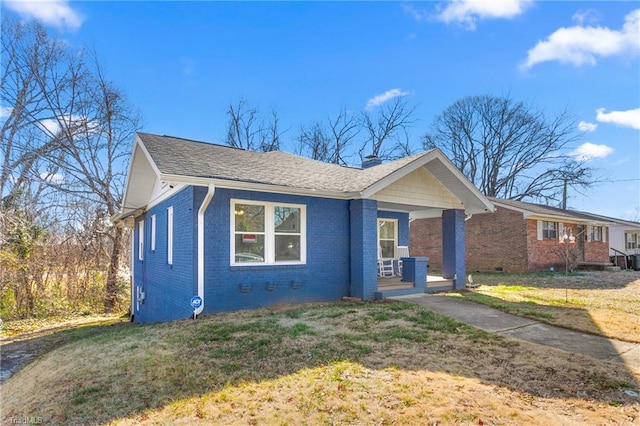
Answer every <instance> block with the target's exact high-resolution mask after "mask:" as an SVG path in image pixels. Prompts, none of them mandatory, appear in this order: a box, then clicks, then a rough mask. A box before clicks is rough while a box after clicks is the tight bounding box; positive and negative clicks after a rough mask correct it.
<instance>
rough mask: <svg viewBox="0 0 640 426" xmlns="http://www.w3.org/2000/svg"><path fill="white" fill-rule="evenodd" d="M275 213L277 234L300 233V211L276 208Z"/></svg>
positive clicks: (291, 208) (290, 208)
mask: <svg viewBox="0 0 640 426" xmlns="http://www.w3.org/2000/svg"><path fill="white" fill-rule="evenodd" d="M274 213H275V215H274V218H273V219H274V224H275V228H276V232H278V233H280V232H283V233H284V232H286V233H294V234H298V233H300V209H298V208H295V207H278V206H276V207H275V210H274Z"/></svg>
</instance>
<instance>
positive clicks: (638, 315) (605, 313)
mask: <svg viewBox="0 0 640 426" xmlns="http://www.w3.org/2000/svg"><path fill="white" fill-rule="evenodd" d="M472 275H473V282H474V284H479V286H478V287H476V288H472V289H470V290H469V291H468V292H461V293H451V296H455V297H463V298H465V299H467V300H471V301H474V302H478V303H484V304H486V305H489V306H492V307H494V308H497V309H500V310H503V311H505V312H509V313H513V314H515V315H520V316H524V317H528V318H533V319H536V320H538V321H541V322H546V323H549V324H553V325H557V326H561V327H566V328H570V329H573V330H579V331H584V332H587V333H592V334H598V335H602V336H606V337H611V338H614V339H618V340H624V341H627V342H636V343H638V342H640V272H638V271H621V272H596V271H582V272H576V273H574V274H571V275H568V276H566V275H564V274H560V273H540V274H472Z"/></svg>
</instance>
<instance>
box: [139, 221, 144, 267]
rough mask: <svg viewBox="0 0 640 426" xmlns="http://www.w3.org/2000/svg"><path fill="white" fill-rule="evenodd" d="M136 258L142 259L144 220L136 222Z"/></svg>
mask: <svg viewBox="0 0 640 426" xmlns="http://www.w3.org/2000/svg"><path fill="white" fill-rule="evenodd" d="M138 260H144V220H141V221H140V222H138Z"/></svg>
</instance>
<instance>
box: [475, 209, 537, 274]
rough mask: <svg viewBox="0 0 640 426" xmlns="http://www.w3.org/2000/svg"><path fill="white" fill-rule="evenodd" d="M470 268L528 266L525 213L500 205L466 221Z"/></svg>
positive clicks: (486, 269)
mask: <svg viewBox="0 0 640 426" xmlns="http://www.w3.org/2000/svg"><path fill="white" fill-rule="evenodd" d="M466 225H467V226H466V230H467V270H468V271H469V272H474V271H475V272H495V271H503V272H508V273H518V272H525V271H526V270H527V238H526V230H525V227H524V218H523V216H522V213H520V212H516V211H513V210H509V209H505V208H502V207H497V209H496V211H495V213H487V214H479V215H474V216H472V217H471V219H469V220H468V221H467V222H466Z"/></svg>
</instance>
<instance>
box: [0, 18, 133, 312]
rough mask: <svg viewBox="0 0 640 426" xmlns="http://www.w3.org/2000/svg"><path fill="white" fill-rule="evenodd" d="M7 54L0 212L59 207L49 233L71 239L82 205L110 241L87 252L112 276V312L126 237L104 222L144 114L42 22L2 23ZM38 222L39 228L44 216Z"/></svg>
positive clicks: (108, 304)
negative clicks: (60, 232) (63, 231)
mask: <svg viewBox="0 0 640 426" xmlns="http://www.w3.org/2000/svg"><path fill="white" fill-rule="evenodd" d="M2 55H3V56H2V59H3V61H2V88H1V90H2V98H3V100H4V101H5V102H7V105H8V108H3V110H2V111H0V113H2V116H3V121H2V129H1V134H0V149H1V150H2V153H3V155H4V159H3V164H2V170H1V171H0V191H1V192H0V197H1V198H0V199H1V200H2V203H0V207H1V208H2V211H4V212H6V211H8V210H7V209H14V210H15V211H27V209H26V207H25V206H27V205H28V206H30V207H29V208H30V209H31V210H28V211H32V209H33V208H39V209H48V210H51V209H53V208H55V209H57V210H56V211H57V214H56V216H57V222H58V224H57V225H51V224H48V225H47V226H48V228H47V230H48V231H49V230H50V229H49V227H52V226H53V227H57V228H59V229H66V230H67V233H68V232H70V231H69V230H71V231H73V230H75V229H76V228H77V226H78V221H77V219H76V218H75V217H74V214H73V213H74V210H73V209H74V206H75V205H77V204H78V201H79V200H81V201H82V202H83V206H84V208H86V209H88V211H89V212H94V213H93V214H94V215H95V217H98V218H100V220H98V222H99V223H101V226H100V227H94V228H93V229H92V232H95V233H96V234H100V235H102V236H106V237H107V239H108V240H109V241H110V244H109V245H108V248H107V245H104V244H101V245H93V246H91V247H92V248H96V247H97V250H98V253H97V254H96V255H99V258H100V259H101V262H100V264H99V265H96V267H100V268H101V267H104V268H105V269H107V273H106V277H107V278H106V285H105V291H106V294H105V298H104V299H105V300H104V308H105V310H106V311H107V312H110V311H112V310H113V309H114V306H115V300H116V299H117V294H116V293H117V285H116V281H117V277H116V275H117V270H118V268H119V262H120V258H121V251H122V244H123V238H124V235H123V230H122V229H120V228H112V227H111V226H110V225H109V223H108V217H109V216H110V215H112V214H114V213H116V212H117V210H118V209H119V205H120V202H121V191H122V188H123V186H124V178H125V173H126V163H127V161H128V155H129V150H130V145H131V141H132V140H133V135H134V133H135V131H136V130H137V129H138V128H139V118H138V117H139V116H138V113H137V112H136V111H134V110H133V109H132V108H131V106H130V105H129V104H128V103H127V101H126V99H125V98H124V96H123V94H122V93H121V92H119V91H118V90H117V89H115V88H114V87H113V85H112V84H111V83H110V82H109V81H108V80H107V79H106V78H105V76H104V75H103V73H102V70H101V68H100V66H99V65H98V61H97V60H96V59H95V58H93V59H92V60H91V61H87V55H86V54H85V52H84V51H82V50H77V49H74V48H73V47H72V46H71V45H69V44H67V43H64V42H58V41H56V40H55V39H53V38H52V37H51V36H50V35H49V34H48V33H47V31H46V30H45V29H44V28H43V27H42V26H41V25H39V24H37V23H30V24H22V23H17V22H15V21H11V20H10V19H7V18H6V17H5V18H3V27H2ZM17 200H19V202H18V201H17ZM32 217H34V218H35V220H36V225H40V226H42V224H40V223H38V222H37V221H38V220H39V219H38V217H40V216H39V215H38V214H34V215H32ZM64 222H66V223H68V224H69V226H67V227H65V226H64V225H61V223H64ZM51 231H57V229H51ZM51 233H52V234H56V232H51ZM72 233H73V232H72ZM69 236H70V234H67V235H66V236H65V235H58V236H57V238H58V239H57V240H51V241H50V243H52V244H56V243H58V242H59V241H60V240H68V237H69ZM100 238H102V237H100Z"/></svg>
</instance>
